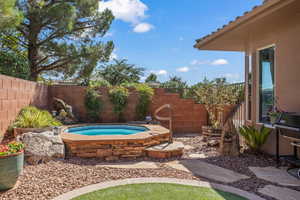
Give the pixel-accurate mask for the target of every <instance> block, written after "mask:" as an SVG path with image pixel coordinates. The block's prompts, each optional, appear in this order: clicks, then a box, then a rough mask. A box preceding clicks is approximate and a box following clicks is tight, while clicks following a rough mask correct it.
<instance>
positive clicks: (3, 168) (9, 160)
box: [0, 152, 24, 191]
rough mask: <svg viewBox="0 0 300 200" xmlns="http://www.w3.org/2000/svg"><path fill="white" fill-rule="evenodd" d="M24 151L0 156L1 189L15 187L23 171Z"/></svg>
mask: <svg viewBox="0 0 300 200" xmlns="http://www.w3.org/2000/svg"><path fill="white" fill-rule="evenodd" d="M23 165H24V153H23V152H20V153H17V154H13V155H9V156H2V157H0V191H2V190H8V189H11V188H13V187H14V186H15V185H16V183H17V181H18V177H19V175H20V174H21V173H22V171H23Z"/></svg>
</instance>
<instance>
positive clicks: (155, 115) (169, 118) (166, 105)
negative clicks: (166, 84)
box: [154, 104, 173, 143]
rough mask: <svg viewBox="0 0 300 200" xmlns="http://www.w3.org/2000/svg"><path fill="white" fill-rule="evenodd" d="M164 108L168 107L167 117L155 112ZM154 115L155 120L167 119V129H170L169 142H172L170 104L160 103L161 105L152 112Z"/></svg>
mask: <svg viewBox="0 0 300 200" xmlns="http://www.w3.org/2000/svg"><path fill="white" fill-rule="evenodd" d="M165 108H168V109H169V117H160V116H158V115H157V114H158V113H159V112H160V111H161V110H163V109H165ZM154 117H155V118H156V119H157V120H161V121H169V130H170V140H169V143H172V142H173V130H172V106H171V105H170V104H165V105H162V106H161V107H159V108H158V109H156V110H155V112H154Z"/></svg>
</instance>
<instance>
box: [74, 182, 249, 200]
mask: <svg viewBox="0 0 300 200" xmlns="http://www.w3.org/2000/svg"><path fill="white" fill-rule="evenodd" d="M102 199H103V200H247V199H246V198H243V197H240V196H237V195H235V194H231V193H228V192H223V191H219V190H214V189H211V188H205V187H194V186H185V185H178V184H163V183H149V184H131V185H123V186H117V187H112V188H107V189H103V190H98V191H95V192H92V193H88V194H85V195H82V196H79V197H76V198H74V199H73V200H102Z"/></svg>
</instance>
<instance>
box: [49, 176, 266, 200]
mask: <svg viewBox="0 0 300 200" xmlns="http://www.w3.org/2000/svg"><path fill="white" fill-rule="evenodd" d="M141 183H170V184H180V185H188V186H198V187H208V188H214V189H218V190H221V191H224V192H229V193H233V194H236V195H240V196H242V197H245V198H247V199H249V200H264V199H263V198H261V197H259V196H257V195H255V194H252V193H249V192H246V191H243V190H240V189H237V188H234V187H230V186H227V185H221V184H216V183H209V182H203V181H194V180H182V179H174V178H133V179H123V180H117V181H108V182H103V183H98V184H94V185H89V186H86V187H82V188H80V189H76V190H73V191H70V192H68V193H65V194H63V195H60V196H58V197H56V198H54V199H53V200H71V199H72V198H75V197H78V196H81V195H83V194H87V193H90V192H94V191H97V190H101V189H106V188H110V187H115V186H121V185H127V184H141Z"/></svg>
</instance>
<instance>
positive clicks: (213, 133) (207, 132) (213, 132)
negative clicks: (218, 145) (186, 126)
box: [202, 126, 222, 138]
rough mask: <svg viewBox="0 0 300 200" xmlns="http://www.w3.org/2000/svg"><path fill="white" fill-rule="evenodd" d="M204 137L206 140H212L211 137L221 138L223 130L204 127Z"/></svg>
mask: <svg viewBox="0 0 300 200" xmlns="http://www.w3.org/2000/svg"><path fill="white" fill-rule="evenodd" d="M202 135H203V136H204V137H205V138H210V137H216V138H221V136H222V129H216V128H213V127H212V126H202Z"/></svg>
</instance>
